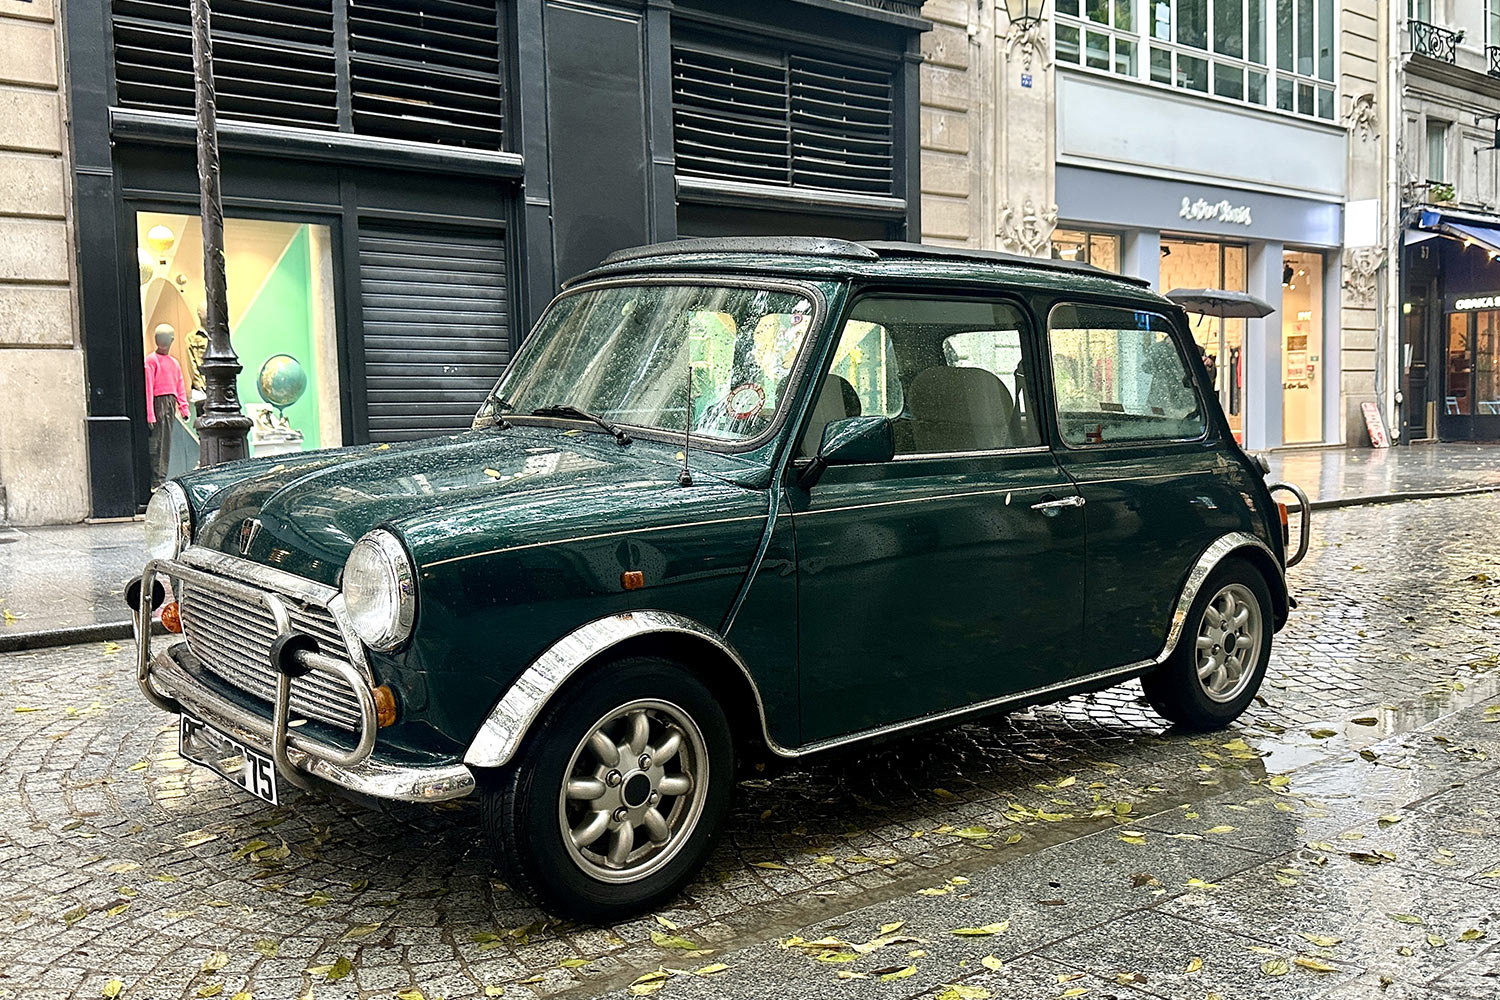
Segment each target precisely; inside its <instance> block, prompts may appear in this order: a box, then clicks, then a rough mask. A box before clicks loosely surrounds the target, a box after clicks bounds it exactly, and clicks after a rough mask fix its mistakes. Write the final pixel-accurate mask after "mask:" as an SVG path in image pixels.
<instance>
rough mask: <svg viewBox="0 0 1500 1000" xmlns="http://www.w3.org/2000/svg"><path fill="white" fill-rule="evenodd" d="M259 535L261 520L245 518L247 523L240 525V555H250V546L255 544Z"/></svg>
mask: <svg viewBox="0 0 1500 1000" xmlns="http://www.w3.org/2000/svg"><path fill="white" fill-rule="evenodd" d="M259 534H260V518H258V517H247V518H245V523H243V524H241V525H240V555H242V556H248V555H249V554H250V546H252V545H254V544H255V538H256V536H257V535H259Z"/></svg>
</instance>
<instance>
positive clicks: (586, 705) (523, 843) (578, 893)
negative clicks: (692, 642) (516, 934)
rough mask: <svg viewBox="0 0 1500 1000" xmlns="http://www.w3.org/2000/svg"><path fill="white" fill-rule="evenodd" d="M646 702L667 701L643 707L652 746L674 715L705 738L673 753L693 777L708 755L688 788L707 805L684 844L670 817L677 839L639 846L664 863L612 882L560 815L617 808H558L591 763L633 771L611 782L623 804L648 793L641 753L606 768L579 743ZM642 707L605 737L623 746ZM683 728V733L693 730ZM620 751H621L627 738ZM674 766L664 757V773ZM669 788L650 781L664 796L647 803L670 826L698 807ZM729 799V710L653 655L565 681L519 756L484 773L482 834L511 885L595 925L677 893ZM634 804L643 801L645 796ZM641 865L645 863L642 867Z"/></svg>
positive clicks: (704, 855)
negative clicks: (621, 738)
mask: <svg viewBox="0 0 1500 1000" xmlns="http://www.w3.org/2000/svg"><path fill="white" fill-rule="evenodd" d="M642 702H649V703H657V704H660V705H665V706H666V708H664V709H651V708H646V709H644V711H645V712H646V713H647V715H648V716H649V717H650V719H651V720H652V726H653V730H652V731H653V733H655V734H656V736H655V737H654V738H655V739H656V741H657V742H665V740H664V739H663V737H664V735H665V734H666V733H667V732H669V730H666V729H665V728H657V727H660V726H661V725H662V722H663V720H668V719H670V718H671V717H672V716H671V714H670V713H671V710H673V709H675V710H677V711H680V712H681V713H682V714H683V715H684V716H686V718H687V719H688V720H690V723H691V725H692V726H695V727H696V729H697V734H698V735H699V736H700V737H701V740H700V742H699V744H698V746H699V748H700V749H701V752H700V753H694V752H693V744H692V741H691V739H690V738H685V739H683V740H682V745H683V746H684V747H685V749H684V750H682V751H679V752H678V753H677V754H674V755H673V757H674V759H675V760H676V761H677V768H678V769H679V770H681V772H682V773H690V772H689V771H688V768H687V762H688V760H689V759H690V758H692V757H695V756H701V757H702V759H703V760H702V763H706V774H707V780H706V782H699V781H698V780H697V778H696V777H694V778H693V779H692V788H693V793H694V795H695V796H696V797H697V798H701V808H698V809H697V812H696V818H695V819H692V820H691V822H689V821H688V820H687V819H684V821H683V825H682V826H681V828H680V836H681V839H680V840H678V839H677V837H678V836H679V829H678V827H677V826H675V821H674V825H673V827H672V837H670V838H669V839H668V840H667V841H666V843H665V844H664V845H662V846H661V847H660V848H657V847H656V845H654V843H649V842H637V843H636V848H637V850H640V851H657V852H658V856H657V860H656V861H655V862H653V863H654V864H656V865H657V867H655V868H653V869H650V870H649V872H647V873H646V874H644V875H642V876H641V877H639V878H638V879H637V880H635V881H625V882H620V881H607V880H605V878H606V877H610V876H613V877H618V874H617V873H613V872H608V871H605V870H604V869H603V868H602V867H598V866H593V865H591V860H590V859H591V857H592V856H591V854H590V853H589V849H585V848H578V849H576V850H575V848H573V847H572V846H571V845H570V843H568V840H567V839H566V838H565V834H564V832H563V830H564V826H563V821H564V819H565V818H566V813H565V812H564V810H573V809H582V810H584V812H585V817H588V816H595V815H597V812H599V811H604V812H609V811H610V810H597V809H596V808H595V807H596V806H597V805H598V803H597V802H592V801H591V802H577V803H575V802H573V801H572V800H569V801H568V802H567V803H560V797H561V796H562V794H563V788H564V786H565V782H567V781H568V780H569V779H570V778H579V779H580V780H588V779H590V778H591V777H592V774H593V772H591V771H590V770H589V767H590V765H592V766H593V768H594V769H595V770H596V771H597V770H600V769H608V770H611V771H618V772H619V773H620V775H627V773H628V777H624V778H622V780H621V781H619V782H618V783H616V785H614V786H611V787H614V788H617V794H618V795H619V796H620V797H621V798H622V799H623V798H624V797H625V796H626V795H627V789H631V788H635V789H637V790H638V789H639V788H641V787H644V786H641V784H640V781H639V779H635V775H647V774H648V772H643V771H640V770H639V758H634V759H631V760H626V759H624V758H623V757H622V758H621V761H620V762H619V763H618V764H616V765H615V766H614V767H608V766H607V765H603V764H601V763H600V762H599V761H600V758H599V755H598V753H597V751H591V750H590V749H588V748H587V747H585V746H583V745H582V744H583V743H584V741H585V740H586V739H587V738H588V737H589V736H590V734H591V733H593V732H594V730H595V728H596V727H597V726H598V725H599V723H600V722H601V721H602V720H605V719H607V718H609V717H610V716H611V715H612V714H613V713H617V712H619V711H620V710H621V709H622V708H623V707H625V706H633V705H638V704H639V703H642ZM640 711H642V709H641V708H639V707H637V708H636V710H635V712H632V713H631V715H629V716H626V717H625V718H622V719H619V720H616V721H615V722H612V723H609V724H608V727H607V728H608V730H609V735H610V739H615V735H614V734H616V733H620V734H622V735H625V736H626V743H628V740H629V735H628V732H629V729H630V725H631V722H632V721H633V720H634V716H635V713H636V712H640ZM652 713H655V714H652ZM617 727H618V728H617ZM679 731H680V732H684V733H685V732H686V729H680V730H679ZM617 745H619V746H620V747H621V748H622V749H623V748H624V746H625V743H619V744H617ZM652 745H653V746H654V744H652ZM575 750H576V753H575ZM575 762H576V763H575ZM626 765H628V767H627V766H626ZM671 766H672V765H671V763H670V762H669V763H668V765H667V767H671ZM693 767H694V768H696V769H697V770H698V771H699V772H701V771H703V770H704V768H702V767H701V766H700V763H699V762H695V763H694V764H693ZM661 770H662V767H661V765H657V769H656V771H652V772H650V774H656V773H657V772H658V771H661ZM631 779H635V780H634V782H632V780H631ZM705 784H706V787H703V785H705ZM666 787H667V786H666V785H663V784H659V783H657V782H655V781H653V782H652V783H651V784H650V785H649V788H650V795H651V796H658V797H653V798H651V799H650V800H649V802H650V803H651V807H652V808H653V809H654V810H656V811H658V815H660V814H661V813H660V810H661V809H669V810H670V811H669V812H668V813H667V816H668V818H669V819H670V818H671V817H675V816H677V815H681V816H683V817H688V816H690V815H691V813H692V811H693V810H692V808H690V807H688V806H686V805H682V806H681V810H682V811H681V812H680V813H679V812H678V810H679V804H680V803H687V801H688V798H687V795H688V793H683V795H681V796H677V797H673V796H671V795H669V794H667V793H666V792H664V791H662V789H665V788H666ZM733 793H734V743H733V740H732V738H731V732H730V727H729V720H728V719H727V718H726V716H725V713H724V710H723V709H722V708H721V707H720V705H719V704H718V702H717V701H716V700H715V698H714V696H713V694H712V692H710V691H709V689H708V688H707V687H706V686H705V685H704V684H703V683H702V682H701V681H700V680H698V679H697V678H696V677H694V676H693V675H692V674H691V673H689V672H688V671H687V670H685V669H683V668H682V667H680V666H678V665H677V664H675V663H673V662H671V661H669V660H663V659H657V658H654V657H631V658H628V659H622V660H617V661H614V662H612V663H608V664H605V665H602V666H601V667H599V668H596V669H593V670H590V671H589V673H588V675H587V676H586V677H579V678H576V679H575V680H574V681H572V682H570V683H569V685H568V686H567V688H565V689H564V690H563V691H561V692H560V693H559V694H558V695H557V696H556V697H554V698H553V699H552V702H551V703H550V705H549V706H548V707H547V709H546V710H544V711H543V713H542V715H541V717H540V718H539V719H538V720H537V722H536V724H535V725H534V726H533V727H532V729H531V731H530V732H529V733H528V734H527V736H526V739H525V742H524V743H523V744H522V746H521V749H520V751H519V752H518V753H517V755H516V757H515V759H514V760H512V761H511V762H510V764H509V765H507V766H506V767H504V768H500V769H497V770H496V771H494V772H491V773H490V774H488V775H486V776H485V780H483V781H482V782H481V785H480V791H479V795H480V809H481V816H482V821H483V824H484V829H485V834H486V837H487V840H488V842H489V845H490V848H491V850H492V851H493V852H494V854H495V856H496V859H497V861H498V863H499V868H500V872H501V875H502V877H503V878H504V880H505V882H506V884H507V885H509V886H510V887H511V888H512V889H514V890H516V891H517V892H520V893H522V894H523V895H525V896H527V897H529V898H530V899H531V900H532V901H533V902H535V903H536V904H537V905H538V906H540V907H541V908H542V909H543V910H545V911H547V912H548V913H549V914H552V915H553V916H557V917H562V918H565V919H569V920H577V921H581V922H584V923H593V924H605V923H612V922H615V921H618V920H622V919H625V918H627V917H631V916H635V915H637V914H640V913H642V912H644V911H646V910H649V909H651V908H653V907H655V906H657V905H659V904H661V903H664V902H666V901H668V900H670V899H672V898H673V897H675V896H676V895H677V894H678V893H679V892H680V891H681V890H682V888H683V887H684V886H685V885H686V884H687V882H688V881H689V880H690V879H691V878H692V877H693V876H694V875H695V874H696V873H697V871H698V869H699V868H701V867H702V866H703V863H704V862H705V861H706V860H707V859H708V855H709V852H710V851H712V849H713V845H714V842H715V841H716V840H717V837H718V833H719V831H720V829H721V828H722V826H723V822H724V817H725V816H726V815H727V813H728V812H729V806H730V801H731V798H732V796H733ZM636 797H637V798H639V794H638V791H637V794H636ZM696 800H697V799H695V800H694V801H696ZM601 801H602V800H601ZM621 808H623V807H621ZM632 808H633V809H644V808H646V807H645V806H641V805H634V806H632ZM622 825H626V824H623V823H617V824H612V825H611V827H610V828H609V830H608V831H607V832H606V833H605V834H601V835H600V837H601V839H602V840H605V841H608V842H610V843H614V842H615V841H614V840H613V838H615V837H616V836H617V830H616V827H618V826H622ZM640 829H641V830H642V831H644V830H645V828H644V827H641V828H640ZM639 835H640V834H639V833H637V834H635V836H637V837H638V836H639ZM649 840H650V837H649V833H648V834H647V841H649ZM590 847H592V845H590ZM668 847H670V848H671V850H670V852H669V851H668V850H667V848H668ZM662 856H665V857H664V858H663V857H662ZM598 860H599V861H600V862H602V861H603V859H602V858H600V859H598ZM648 860H649V859H648ZM637 865H639V866H645V865H646V862H645V861H642V862H637Z"/></svg>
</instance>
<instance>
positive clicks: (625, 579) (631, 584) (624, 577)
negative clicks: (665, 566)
mask: <svg viewBox="0 0 1500 1000" xmlns="http://www.w3.org/2000/svg"><path fill="white" fill-rule="evenodd" d="M645 585H646V574H645V573H642V572H641V571H640V570H638V569H627V570H626V571H625V572H623V573H621V574H620V586H622V587H624V588H625V589H626V590H640V589H641V588H642V587H644V586H645Z"/></svg>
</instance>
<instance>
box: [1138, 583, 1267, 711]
mask: <svg viewBox="0 0 1500 1000" xmlns="http://www.w3.org/2000/svg"><path fill="white" fill-rule="evenodd" d="M1226 590H1227V591H1228V592H1229V593H1231V594H1234V595H1238V597H1239V599H1241V600H1243V598H1244V597H1245V595H1247V594H1248V595H1250V596H1252V597H1253V599H1254V603H1255V605H1256V609H1257V613H1258V615H1259V622H1260V626H1259V629H1258V636H1259V648H1257V649H1255V650H1254V651H1253V659H1249V658H1245V659H1244V660H1243V662H1244V664H1245V667H1244V671H1243V673H1242V674H1241V676H1244V677H1245V680H1244V681H1243V687H1239V686H1238V683H1236V684H1235V685H1234V686H1233V687H1230V688H1228V689H1226V690H1222V691H1221V692H1220V697H1218V698H1216V697H1214V696H1212V695H1210V693H1209V687H1208V684H1207V683H1205V681H1204V680H1203V679H1201V678H1200V677H1199V663H1198V654H1199V648H1198V637H1199V635H1200V632H1201V631H1202V630H1203V629H1204V628H1205V621H1204V617H1205V614H1207V613H1208V611H1209V607H1210V605H1212V604H1215V603H1216V601H1218V600H1219V599H1220V597H1221V595H1224V594H1225V593H1226ZM1214 615H1215V616H1216V618H1217V616H1218V610H1217V608H1216V609H1215V611H1214ZM1216 625H1217V621H1214V622H1210V623H1209V630H1210V631H1213V629H1214V627H1215V626H1216ZM1274 627H1275V626H1274V613H1273V611H1272V606H1271V590H1270V588H1269V587H1267V586H1266V581H1265V577H1263V576H1261V574H1260V572H1259V571H1258V570H1257V569H1256V568H1255V567H1254V566H1252V565H1250V564H1249V563H1247V562H1245V561H1243V560H1240V559H1226V560H1225V561H1224V562H1222V563H1220V564H1219V565H1218V566H1216V567H1215V568H1214V570H1213V572H1212V573H1210V574H1209V575H1208V579H1206V580H1204V582H1203V586H1202V588H1201V589H1200V590H1199V591H1198V596H1197V597H1196V598H1194V600H1193V603H1192V606H1191V607H1190V608H1189V609H1188V615H1187V619H1186V620H1185V621H1184V623H1183V628H1182V634H1181V635H1180V636H1179V637H1178V639H1177V648H1176V649H1174V650H1173V651H1172V655H1171V657H1170V658H1168V660H1167V662H1166V663H1164V664H1163V665H1162V666H1160V667H1158V668H1157V669H1155V670H1153V671H1152V672H1151V673H1149V674H1146V675H1145V676H1144V677H1142V678H1141V687H1142V688H1144V689H1145V692H1146V700H1147V701H1149V702H1150V703H1151V707H1152V708H1154V709H1156V711H1157V713H1158V714H1160V715H1161V716H1162V717H1164V718H1165V719H1167V720H1168V721H1170V722H1172V723H1175V724H1176V725H1178V726H1181V727H1183V728H1184V729H1191V730H1194V731H1198V732H1208V731H1211V730H1215V729H1223V728H1224V727H1225V726H1227V725H1229V724H1230V723H1231V722H1233V721H1234V720H1235V719H1237V718H1239V717H1240V714H1241V713H1243V712H1244V711H1245V709H1246V708H1248V707H1249V705H1250V702H1251V701H1252V700H1253V699H1254V698H1255V695H1256V693H1257V692H1258V691H1259V690H1260V685H1261V682H1262V681H1263V680H1264V679H1265V676H1266V667H1267V666H1268V665H1269V664H1270V662H1271V632H1272V631H1273V629H1274ZM1226 638H1227V637H1226ZM1233 638H1234V639H1235V642H1236V643H1237V644H1238V643H1241V642H1243V641H1245V639H1246V638H1248V637H1245V636H1240V635H1235V636H1234V637H1233ZM1252 645H1253V643H1252ZM1247 648H1248V647H1247ZM1219 649H1220V647H1219V646H1213V647H1210V652H1209V654H1208V655H1213V652H1215V651H1217V650H1219ZM1210 681H1212V675H1211V677H1210ZM1224 695H1232V697H1229V698H1228V699H1227V700H1223V696H1224Z"/></svg>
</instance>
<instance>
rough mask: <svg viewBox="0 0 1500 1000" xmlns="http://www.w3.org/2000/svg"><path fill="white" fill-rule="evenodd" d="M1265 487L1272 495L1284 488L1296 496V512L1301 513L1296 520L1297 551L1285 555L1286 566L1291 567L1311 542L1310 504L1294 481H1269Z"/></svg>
mask: <svg viewBox="0 0 1500 1000" xmlns="http://www.w3.org/2000/svg"><path fill="white" fill-rule="evenodd" d="M1267 489H1269V490H1270V491H1271V495H1272V496H1273V497H1274V496H1275V495H1276V491H1277V490H1285V491H1287V492H1288V493H1290V494H1291V495H1292V496H1294V497H1296V498H1297V512H1298V513H1299V514H1300V515H1301V516H1300V517H1299V518H1298V520H1297V551H1296V552H1295V553H1293V554H1292V555H1289V556H1287V557H1286V568H1287V569H1291V568H1292V567H1293V566H1295V565H1297V564H1298V563H1299V562H1301V561H1302V558H1303V557H1304V556H1306V555H1307V547H1308V545H1309V544H1311V542H1312V504H1311V503H1310V502H1308V499H1307V494H1306V493H1304V492H1303V491H1302V487H1300V486H1298V485H1297V484H1296V483H1271V484H1270V485H1269V486H1267Z"/></svg>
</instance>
